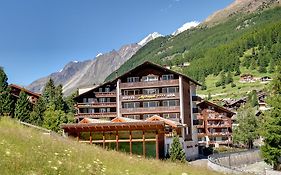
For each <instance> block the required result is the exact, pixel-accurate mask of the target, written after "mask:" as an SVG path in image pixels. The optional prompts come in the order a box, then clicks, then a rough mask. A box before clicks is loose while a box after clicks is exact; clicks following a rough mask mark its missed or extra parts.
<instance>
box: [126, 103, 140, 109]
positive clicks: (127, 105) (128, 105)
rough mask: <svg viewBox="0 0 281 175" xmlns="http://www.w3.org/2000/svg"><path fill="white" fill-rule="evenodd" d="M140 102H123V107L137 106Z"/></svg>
mask: <svg viewBox="0 0 281 175" xmlns="http://www.w3.org/2000/svg"><path fill="white" fill-rule="evenodd" d="M139 107H140V103H139V102H133V103H124V104H123V108H139Z"/></svg>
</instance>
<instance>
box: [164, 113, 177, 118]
mask: <svg viewBox="0 0 281 175" xmlns="http://www.w3.org/2000/svg"><path fill="white" fill-rule="evenodd" d="M163 118H166V119H179V118H180V114H179V113H168V114H163Z"/></svg>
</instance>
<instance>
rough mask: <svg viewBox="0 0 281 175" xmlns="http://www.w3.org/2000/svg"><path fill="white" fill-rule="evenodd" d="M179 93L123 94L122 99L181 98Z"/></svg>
mask: <svg viewBox="0 0 281 175" xmlns="http://www.w3.org/2000/svg"><path fill="white" fill-rule="evenodd" d="M179 98H180V95H179V93H166V94H165V93H161V94H150V95H144V94H140V95H123V96H121V100H122V101H144V100H145V101H148V100H164V99H179Z"/></svg>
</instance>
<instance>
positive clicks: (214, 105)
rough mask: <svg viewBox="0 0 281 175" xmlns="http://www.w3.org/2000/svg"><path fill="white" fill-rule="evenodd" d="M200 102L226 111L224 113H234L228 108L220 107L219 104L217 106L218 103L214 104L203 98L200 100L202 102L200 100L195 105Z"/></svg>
mask: <svg viewBox="0 0 281 175" xmlns="http://www.w3.org/2000/svg"><path fill="white" fill-rule="evenodd" d="M200 104H207V105H208V106H213V107H216V108H218V109H220V110H222V111H224V112H226V113H229V114H231V115H234V114H235V113H234V112H232V111H230V110H228V109H226V108H224V107H221V106H219V105H216V104H214V103H211V102H209V101H206V100H205V101H202V102H200V103H198V104H197V105H198V106H200Z"/></svg>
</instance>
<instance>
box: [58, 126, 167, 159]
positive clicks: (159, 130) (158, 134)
mask: <svg viewBox="0 0 281 175" xmlns="http://www.w3.org/2000/svg"><path fill="white" fill-rule="evenodd" d="M61 128H62V129H63V130H64V132H67V133H69V134H70V135H71V134H73V135H76V137H77V141H78V142H88V143H90V144H93V143H102V145H103V148H105V144H106V143H116V150H117V151H118V150H119V143H129V144H130V154H132V152H133V148H132V143H133V142H142V147H143V151H142V152H143V156H144V157H145V156H146V146H145V143H146V142H155V148H156V159H159V158H162V157H164V135H165V133H164V129H165V122H164V121H153V122H149V121H140V122H104V123H78V124H64V125H62V126H61ZM119 131H129V138H128V139H120V138H119ZM132 131H142V138H141V139H140V138H138V139H133V137H132ZM147 131H154V132H155V138H146V137H145V132H147ZM83 132H89V133H90V139H89V141H80V133H83ZM95 132H96V133H97V132H99V133H102V140H93V135H94V134H95ZM106 132H115V139H114V140H107V139H106V138H105V133H106Z"/></svg>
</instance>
